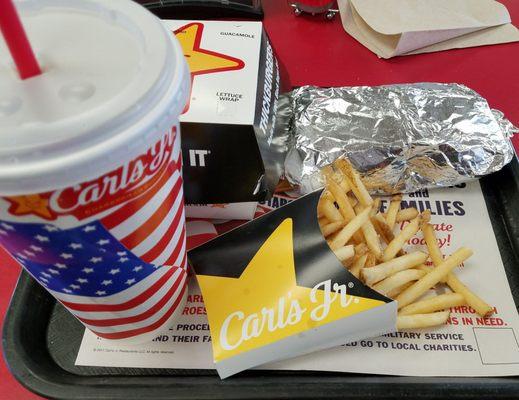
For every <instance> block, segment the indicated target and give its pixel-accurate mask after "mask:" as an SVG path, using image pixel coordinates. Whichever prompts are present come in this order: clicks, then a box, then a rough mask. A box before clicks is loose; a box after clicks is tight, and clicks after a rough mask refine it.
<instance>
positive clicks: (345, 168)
mask: <svg viewBox="0 0 519 400" xmlns="http://www.w3.org/2000/svg"><path fill="white" fill-rule="evenodd" d="M336 164H337V166H338V168H339V169H340V170H341V171H342V173H343V174H344V175H345V178H346V180H347V181H348V184H349V185H350V187H351V190H352V191H353V193H355V196H356V197H357V199H358V200H359V202H360V204H362V205H363V206H364V207H368V206H370V205H372V204H373V199H372V198H371V196H370V194H369V192H368V190H367V189H366V186H364V183H363V182H362V180H361V179H360V175H359V174H358V172H357V171H355V169H354V168H353V167H352V165H351V164H350V162H349V161H347V160H345V159H343V158H341V159H339V160H337V161H336Z"/></svg>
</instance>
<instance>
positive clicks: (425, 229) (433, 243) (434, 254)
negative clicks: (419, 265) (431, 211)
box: [422, 223, 443, 266]
mask: <svg viewBox="0 0 519 400" xmlns="http://www.w3.org/2000/svg"><path fill="white" fill-rule="evenodd" d="M422 233H423V237H424V239H425V243H426V245H427V249H428V250H429V256H430V257H431V260H432V262H433V264H434V265H436V266H438V265H440V264H441V263H442V262H443V255H442V252H441V251H440V248H439V247H438V241H437V240H436V235H435V234H434V228H433V226H432V225H431V224H429V223H425V224H422Z"/></svg>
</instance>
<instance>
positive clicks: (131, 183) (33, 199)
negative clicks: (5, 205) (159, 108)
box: [5, 128, 180, 221]
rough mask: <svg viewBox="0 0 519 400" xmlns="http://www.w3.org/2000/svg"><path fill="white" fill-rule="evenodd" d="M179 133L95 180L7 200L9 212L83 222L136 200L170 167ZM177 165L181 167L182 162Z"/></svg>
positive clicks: (162, 140)
mask: <svg viewBox="0 0 519 400" xmlns="http://www.w3.org/2000/svg"><path fill="white" fill-rule="evenodd" d="M175 132H176V129H175V128H174V129H173V132H168V133H167V134H166V135H164V136H163V138H162V139H161V140H160V141H159V142H157V143H156V144H155V145H154V146H152V147H151V148H150V149H149V150H148V151H147V152H146V153H145V154H143V155H142V156H140V157H138V158H136V159H134V160H131V161H130V162H127V163H125V164H124V165H122V166H121V167H120V168H117V169H116V170H114V171H111V172H109V173H107V174H105V175H103V176H101V177H99V178H97V179H95V180H93V181H89V182H85V183H80V184H77V185H75V186H72V187H67V188H65V189H59V190H56V191H54V192H48V193H41V194H35V195H34V194H33V195H22V196H11V197H5V200H6V201H7V202H9V204H10V206H9V209H8V212H9V213H10V214H11V215H13V216H22V215H35V216H38V217H40V218H43V219H46V220H49V221H53V220H56V218H58V217H59V216H60V215H73V216H74V217H76V218H77V219H78V220H83V219H85V218H89V217H92V216H95V215H97V214H99V213H101V212H103V211H106V210H108V209H110V208H113V207H115V206H117V205H119V204H121V203H124V202H127V201H129V200H131V199H134V198H136V197H138V196H140V195H141V194H143V193H145V192H146V191H147V190H149V189H150V188H152V187H153V186H154V185H155V184H157V181H158V180H159V178H160V177H161V176H162V174H164V171H165V170H166V169H167V168H168V163H169V161H170V157H171V152H172V148H173V135H174V134H175ZM173 163H175V165H180V159H177V160H173ZM169 167H170V168H171V167H172V166H171V165H170V166H169ZM159 185H160V183H159Z"/></svg>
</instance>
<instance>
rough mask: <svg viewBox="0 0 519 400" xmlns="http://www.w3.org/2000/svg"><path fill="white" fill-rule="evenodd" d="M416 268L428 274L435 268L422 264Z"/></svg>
mask: <svg viewBox="0 0 519 400" xmlns="http://www.w3.org/2000/svg"><path fill="white" fill-rule="evenodd" d="M414 268H415V269H418V270H420V271H424V272H427V273H429V272H431V271H432V270H433V269H434V267H430V266H428V265H425V264H420V265H418V266H416V267H414Z"/></svg>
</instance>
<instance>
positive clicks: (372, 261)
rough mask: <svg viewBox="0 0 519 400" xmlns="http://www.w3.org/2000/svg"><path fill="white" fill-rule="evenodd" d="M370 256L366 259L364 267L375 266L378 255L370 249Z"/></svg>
mask: <svg viewBox="0 0 519 400" xmlns="http://www.w3.org/2000/svg"><path fill="white" fill-rule="evenodd" d="M367 254H368V258H367V259H366V263H365V264H364V268H372V267H374V266H375V264H376V262H377V259H376V257H375V256H374V255H373V254H372V253H371V252H369V251H368V253H367Z"/></svg>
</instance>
